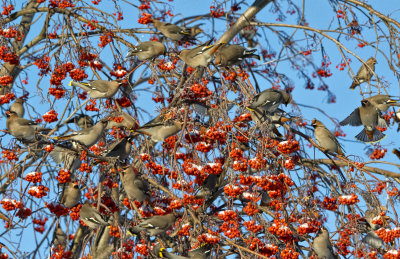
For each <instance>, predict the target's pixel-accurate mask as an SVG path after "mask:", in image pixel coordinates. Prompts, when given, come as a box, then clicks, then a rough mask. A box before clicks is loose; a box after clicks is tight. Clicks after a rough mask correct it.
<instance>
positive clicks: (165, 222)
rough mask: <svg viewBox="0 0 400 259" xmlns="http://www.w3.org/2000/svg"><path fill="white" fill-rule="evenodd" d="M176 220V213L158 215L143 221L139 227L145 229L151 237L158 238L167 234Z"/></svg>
mask: <svg viewBox="0 0 400 259" xmlns="http://www.w3.org/2000/svg"><path fill="white" fill-rule="evenodd" d="M175 220H176V216H175V214H174V213H170V214H166V215H162V216H160V215H156V216H152V217H150V218H146V219H144V220H142V221H141V222H140V223H139V224H138V227H139V228H143V229H144V230H145V231H146V232H147V233H148V234H149V235H150V236H156V235H159V234H163V233H165V232H166V231H167V230H168V229H169V228H170V227H171V226H172V225H173V224H174V223H175Z"/></svg>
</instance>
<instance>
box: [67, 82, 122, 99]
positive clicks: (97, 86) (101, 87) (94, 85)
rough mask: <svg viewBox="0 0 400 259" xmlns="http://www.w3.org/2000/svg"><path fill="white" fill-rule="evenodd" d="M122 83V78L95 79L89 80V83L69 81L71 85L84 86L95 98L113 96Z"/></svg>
mask: <svg viewBox="0 0 400 259" xmlns="http://www.w3.org/2000/svg"><path fill="white" fill-rule="evenodd" d="M121 84H122V80H114V81H107V80H94V81H89V82H88V83H78V82H74V81H71V82H70V83H69V85H70V86H77V87H80V88H82V89H83V90H84V91H86V92H87V93H88V94H89V96H90V97H91V98H93V99H99V98H111V97H113V96H114V95H115V94H116V93H117V91H118V88H119V87H120V86H121Z"/></svg>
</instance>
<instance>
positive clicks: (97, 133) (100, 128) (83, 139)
mask: <svg viewBox="0 0 400 259" xmlns="http://www.w3.org/2000/svg"><path fill="white" fill-rule="evenodd" d="M106 125H107V120H105V119H103V120H100V121H99V122H98V123H97V124H95V125H94V126H93V127H90V128H86V129H82V130H80V131H76V132H73V133H72V134H69V135H66V136H60V137H55V138H54V139H56V140H67V139H70V140H75V141H77V142H79V143H81V144H82V145H85V146H87V147H90V146H92V145H94V144H96V143H97V141H98V140H99V139H100V138H101V136H102V134H103V132H104V128H105V127H106Z"/></svg>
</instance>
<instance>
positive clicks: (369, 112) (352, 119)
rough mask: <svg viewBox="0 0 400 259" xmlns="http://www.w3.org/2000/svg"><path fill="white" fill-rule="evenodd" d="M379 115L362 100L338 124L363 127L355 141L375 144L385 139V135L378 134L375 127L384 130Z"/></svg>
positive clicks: (384, 124)
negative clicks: (357, 106)
mask: <svg viewBox="0 0 400 259" xmlns="http://www.w3.org/2000/svg"><path fill="white" fill-rule="evenodd" d="M380 116H381V113H380V111H379V109H377V108H376V107H375V106H374V105H372V104H371V103H370V102H369V101H368V100H365V99H364V100H362V101H361V106H360V107H359V108H357V109H355V110H354V111H353V112H352V113H351V114H350V115H349V116H348V117H347V118H346V119H344V120H343V121H341V122H340V125H342V126H344V125H347V124H350V125H351V126H360V125H363V126H364V129H363V130H362V131H361V132H360V133H359V134H358V135H357V136H356V139H358V140H359V141H363V142H376V141H379V140H381V139H383V138H384V137H385V134H383V133H382V132H380V131H379V130H378V129H377V128H376V127H377V126H378V127H380V128H386V127H387V124H386V121H385V120H383V119H382V120H380V119H379V118H380Z"/></svg>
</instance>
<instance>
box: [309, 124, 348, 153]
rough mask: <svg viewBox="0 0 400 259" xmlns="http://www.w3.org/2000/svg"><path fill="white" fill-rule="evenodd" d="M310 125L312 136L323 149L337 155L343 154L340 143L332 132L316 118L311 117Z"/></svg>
mask: <svg viewBox="0 0 400 259" xmlns="http://www.w3.org/2000/svg"><path fill="white" fill-rule="evenodd" d="M311 126H313V127H314V136H315V138H316V139H317V142H318V145H319V146H320V147H322V148H323V149H325V150H327V151H330V152H333V153H337V154H339V155H342V156H343V155H344V154H343V151H342V147H341V145H340V143H339V142H338V141H337V139H336V137H335V135H333V134H332V132H331V131H330V130H328V129H327V128H326V126H325V125H324V124H323V123H322V122H320V121H319V120H317V119H315V118H314V119H313V120H312V122H311Z"/></svg>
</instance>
